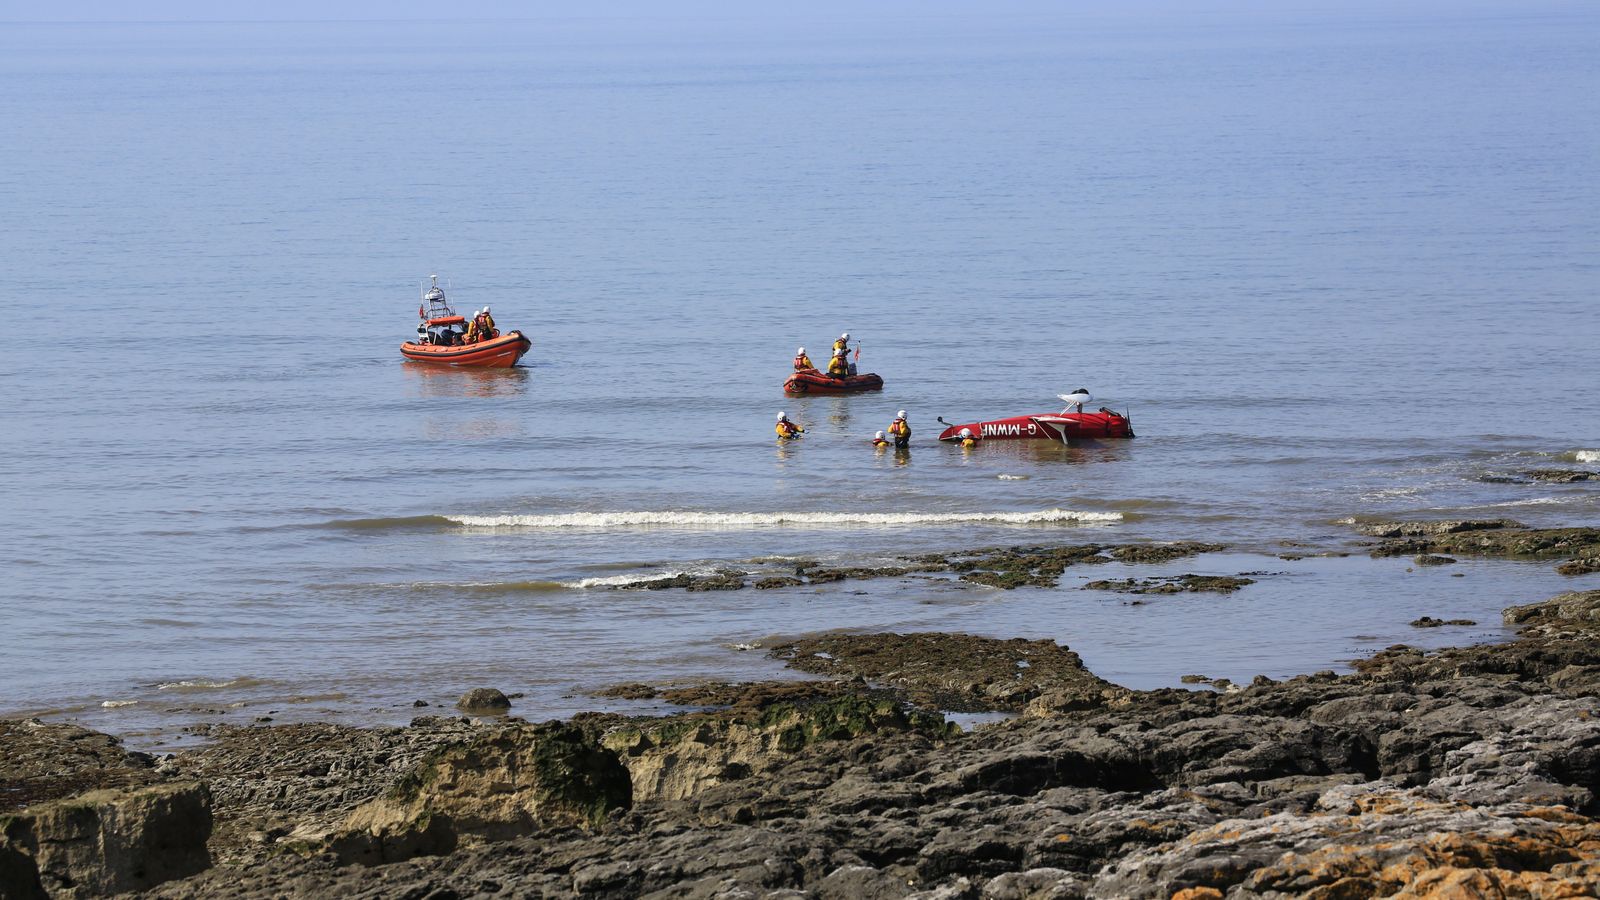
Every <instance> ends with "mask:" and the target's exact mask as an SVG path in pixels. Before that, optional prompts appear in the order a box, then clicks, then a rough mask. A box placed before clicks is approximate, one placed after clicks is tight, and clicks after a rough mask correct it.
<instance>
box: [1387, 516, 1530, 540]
mask: <svg viewBox="0 0 1600 900" xmlns="http://www.w3.org/2000/svg"><path fill="white" fill-rule="evenodd" d="M1526 527H1527V526H1526V525H1523V524H1522V523H1521V522H1516V521H1513V520H1511V519H1444V520H1441V521H1427V522H1358V523H1356V526H1355V528H1356V530H1357V531H1359V532H1361V533H1362V534H1365V535H1368V536H1371V537H1381V538H1399V537H1431V536H1435V535H1441V534H1460V533H1462V532H1467V531H1491V530H1497V529H1502V528H1526Z"/></svg>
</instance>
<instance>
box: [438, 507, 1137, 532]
mask: <svg viewBox="0 0 1600 900" xmlns="http://www.w3.org/2000/svg"><path fill="white" fill-rule="evenodd" d="M445 518H446V519H449V520H450V521H451V522H454V523H455V524H457V525H465V526H467V527H469V528H592V529H599V528H639V527H652V526H665V527H673V528H770V527H788V528H822V527H832V526H837V525H872V526H884V527H896V526H909V525H967V524H974V525H982V524H994V525H1060V524H1067V523H1075V524H1105V523H1109V522H1120V521H1122V518H1123V515H1122V513H1119V512H1084V511H1082V510H1075V509H1045V510H1039V511H1037V512H1018V513H1007V512H979V513H923V512H905V513H865V512H864V513H847V512H844V513H832V512H811V513H787V512H786V513H757V512H739V513H723V512H672V511H662V512H605V513H563V514H559V515H541V516H515V515H508V516H445Z"/></svg>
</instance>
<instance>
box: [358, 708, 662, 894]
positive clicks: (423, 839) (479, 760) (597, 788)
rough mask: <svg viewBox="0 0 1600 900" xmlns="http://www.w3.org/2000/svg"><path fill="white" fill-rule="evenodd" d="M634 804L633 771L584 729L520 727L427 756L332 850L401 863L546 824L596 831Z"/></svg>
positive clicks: (361, 811) (366, 809)
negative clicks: (609, 815) (612, 815)
mask: <svg viewBox="0 0 1600 900" xmlns="http://www.w3.org/2000/svg"><path fill="white" fill-rule="evenodd" d="M631 802H632V789H631V785H630V782H629V780H628V771H627V769H625V768H623V766H622V763H621V762H620V761H618V759H617V757H616V755H615V754H614V753H612V752H610V751H608V750H605V749H603V748H601V747H599V746H596V745H595V744H594V743H593V742H592V741H591V740H590V738H589V736H588V735H586V734H585V733H584V732H583V731H582V730H581V729H579V728H577V727H574V726H572V725H567V724H563V723H556V722H552V723H547V724H544V725H516V726H510V727H504V728H496V729H493V730H490V731H487V732H484V733H482V734H479V735H476V736H474V737H471V738H469V739H467V740H464V741H462V742H460V743H456V744H451V745H447V746H445V747H442V748H440V749H438V750H436V751H434V752H433V753H431V754H429V755H428V756H427V757H426V758H424V759H423V761H422V762H421V763H420V764H419V765H418V766H417V767H416V768H414V769H412V770H411V771H410V772H408V773H406V774H405V775H404V776H403V777H401V778H400V780H399V781H397V782H396V783H395V784H394V785H393V786H391V787H390V788H389V789H388V791H386V792H385V793H384V794H383V795H382V796H381V797H379V798H378V799H376V800H373V801H371V802H370V803H367V804H365V805H363V806H361V807H359V808H357V809H356V810H355V811H354V812H353V813H351V815H350V817H349V819H348V820H347V821H346V822H345V824H344V830H343V832H342V833H340V834H338V835H336V836H335V837H334V838H333V839H332V840H331V841H330V842H329V843H328V845H327V847H328V849H330V850H332V851H333V852H334V853H336V854H337V855H339V856H340V857H341V858H344V859H348V860H351V861H355V862H363V863H378V862H393V861H396V860H403V859H409V858H411V857H413V856H417V855H421V854H433V853H445V852H449V851H450V850H453V849H454V848H456V847H457V846H459V845H461V844H463V843H471V842H479V841H494V840H506V839H508V838H511V837H515V836H518V835H523V834H528V833H529V832H531V831H533V830H534V829H536V828H540V827H548V826H568V827H578V828H594V827H597V826H598V825H599V824H600V823H601V822H602V821H603V820H604V819H605V816H606V814H607V813H609V812H610V811H611V810H613V809H626V808H627V807H628V806H629V805H631Z"/></svg>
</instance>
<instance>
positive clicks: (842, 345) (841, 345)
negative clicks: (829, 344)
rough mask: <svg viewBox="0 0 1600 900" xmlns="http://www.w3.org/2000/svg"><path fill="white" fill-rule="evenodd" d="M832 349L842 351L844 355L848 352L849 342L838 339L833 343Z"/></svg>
mask: <svg viewBox="0 0 1600 900" xmlns="http://www.w3.org/2000/svg"><path fill="white" fill-rule="evenodd" d="M833 349H835V350H843V351H845V352H846V353H848V352H850V342H849V341H847V340H845V339H844V338H839V339H838V340H837V341H834V342H833Z"/></svg>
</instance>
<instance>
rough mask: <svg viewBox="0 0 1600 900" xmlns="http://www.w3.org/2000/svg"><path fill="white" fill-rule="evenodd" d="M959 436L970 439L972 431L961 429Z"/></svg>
mask: <svg viewBox="0 0 1600 900" xmlns="http://www.w3.org/2000/svg"><path fill="white" fill-rule="evenodd" d="M961 436H962V437H972V429H971V428H963V429H961Z"/></svg>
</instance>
